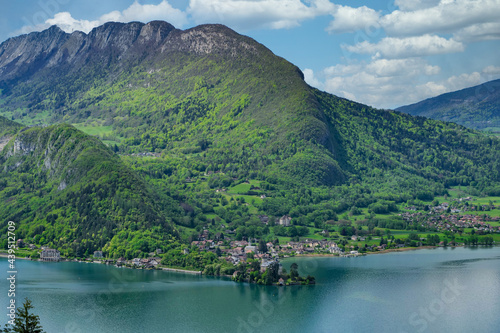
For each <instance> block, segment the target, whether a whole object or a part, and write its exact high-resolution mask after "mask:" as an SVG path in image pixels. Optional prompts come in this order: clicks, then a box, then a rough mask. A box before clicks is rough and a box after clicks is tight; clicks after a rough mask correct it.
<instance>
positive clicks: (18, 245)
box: [16, 238, 24, 248]
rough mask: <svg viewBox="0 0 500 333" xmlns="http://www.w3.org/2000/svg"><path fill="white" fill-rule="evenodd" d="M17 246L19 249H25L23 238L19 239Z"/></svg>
mask: <svg viewBox="0 0 500 333" xmlns="http://www.w3.org/2000/svg"><path fill="white" fill-rule="evenodd" d="M16 245H17V247H18V248H20V247H24V241H23V240H22V239H21V238H19V239H18V240H17V242H16Z"/></svg>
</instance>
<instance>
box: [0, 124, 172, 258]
mask: <svg viewBox="0 0 500 333" xmlns="http://www.w3.org/2000/svg"><path fill="white" fill-rule="evenodd" d="M5 123H8V121H6V120H5V118H0V130H1V131H4V130H5V129H6V128H7V126H5V125H4V124H5ZM7 125H10V126H11V127H14V128H16V126H15V125H11V124H7ZM0 201H1V202H2V208H1V209H0V218H1V219H2V221H5V222H6V221H9V220H13V221H16V222H17V223H16V235H17V236H18V238H24V239H25V241H26V242H39V243H41V244H44V245H48V244H50V245H51V246H54V247H57V248H59V249H61V250H63V251H64V253H65V254H67V255H76V254H78V256H82V255H83V254H85V255H90V254H92V253H93V251H95V250H98V249H101V248H102V247H104V246H108V247H109V246H111V245H112V244H113V243H115V242H117V241H116V240H115V239H118V238H119V237H123V232H124V230H127V237H128V238H129V240H130V243H129V251H136V250H137V251H140V250H145V249H144V248H142V249H141V246H142V247H144V246H145V245H144V243H145V244H147V246H146V247H147V250H149V251H153V250H155V249H156V248H159V247H161V246H160V245H164V244H162V243H166V241H167V240H168V239H169V238H168V237H172V236H173V235H175V231H174V229H173V227H172V221H171V219H170V218H167V217H166V215H165V211H166V210H165V209H164V208H160V207H159V206H158V204H157V202H158V201H159V200H158V198H156V196H155V194H154V192H153V191H152V189H151V187H150V186H149V185H147V184H145V183H144V182H143V181H142V180H141V179H140V178H139V177H137V176H136V175H135V174H134V173H133V172H132V171H131V170H130V169H129V168H128V167H126V166H125V165H124V164H123V163H122V162H121V161H120V159H119V158H118V157H117V156H116V155H115V154H114V153H113V152H112V151H111V150H110V149H109V148H107V147H106V146H105V145H103V144H102V143H101V142H100V141H99V140H98V139H95V138H93V137H90V136H88V135H86V134H84V133H82V132H80V131H78V130H76V129H75V128H74V127H72V126H70V125H65V124H61V125H53V126H49V127H45V128H41V127H34V128H23V129H20V130H19V131H18V133H17V134H16V135H14V136H13V137H12V138H11V139H10V141H9V143H8V144H7V145H5V146H4V147H3V149H2V150H1V151H0ZM163 202H164V203H165V202H168V200H167V201H165V200H164V201H163ZM169 213H171V212H169ZM3 224H5V223H3ZM137 230H140V231H141V233H139V232H136V233H135V234H134V231H137ZM145 230H154V231H155V232H156V233H157V234H156V235H155V236H154V237H152V236H151V235H150V234H148V233H144V231H145ZM122 242H123V240H122ZM109 250H110V252H112V250H113V249H109ZM119 254H120V255H125V253H119Z"/></svg>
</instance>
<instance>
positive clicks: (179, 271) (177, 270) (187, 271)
mask: <svg viewBox="0 0 500 333" xmlns="http://www.w3.org/2000/svg"><path fill="white" fill-rule="evenodd" d="M161 269H162V270H164V271H169V272H178V273H188V274H196V275H201V274H202V271H189V270H187V269H178V268H168V267H162V268H161Z"/></svg>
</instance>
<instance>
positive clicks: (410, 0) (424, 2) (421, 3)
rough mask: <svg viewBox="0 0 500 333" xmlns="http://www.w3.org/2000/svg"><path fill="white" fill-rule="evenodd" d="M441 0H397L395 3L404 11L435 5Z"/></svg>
mask: <svg viewBox="0 0 500 333" xmlns="http://www.w3.org/2000/svg"><path fill="white" fill-rule="evenodd" d="M439 1H440V0H395V1H394V5H396V6H398V7H399V9H401V10H404V11H412V10H417V9H424V8H430V7H435V6H436V5H438V4H439Z"/></svg>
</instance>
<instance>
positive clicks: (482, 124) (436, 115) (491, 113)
mask: <svg viewBox="0 0 500 333" xmlns="http://www.w3.org/2000/svg"><path fill="white" fill-rule="evenodd" d="M396 110H397V111H400V112H404V113H408V114H411V115H414V116H424V117H428V118H432V119H438V120H443V121H451V122H454V123H457V124H460V125H463V126H466V127H469V128H473V129H480V130H483V129H491V130H494V131H497V132H498V131H500V80H494V81H489V82H486V83H483V84H481V85H478V86H475V87H470V88H466V89H462V90H459V91H454V92H450V93H446V94H443V95H439V96H436V97H433V98H429V99H426V100H424V101H421V102H418V103H415V104H411V105H406V106H402V107H399V108H397V109H396Z"/></svg>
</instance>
